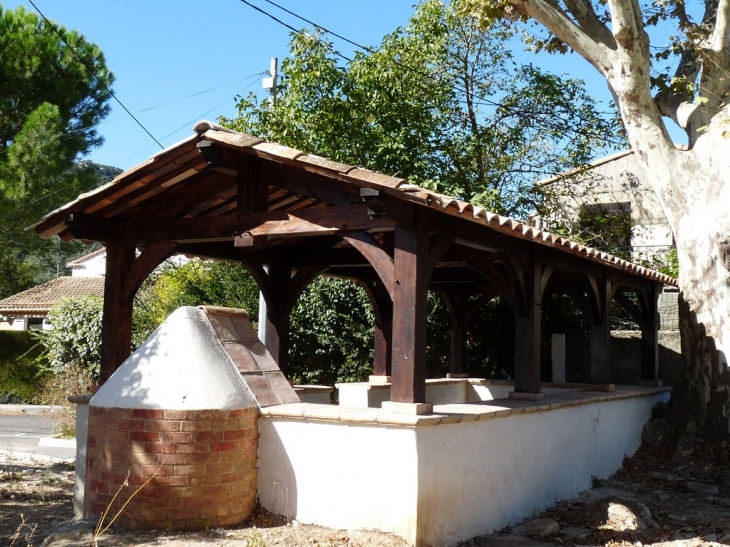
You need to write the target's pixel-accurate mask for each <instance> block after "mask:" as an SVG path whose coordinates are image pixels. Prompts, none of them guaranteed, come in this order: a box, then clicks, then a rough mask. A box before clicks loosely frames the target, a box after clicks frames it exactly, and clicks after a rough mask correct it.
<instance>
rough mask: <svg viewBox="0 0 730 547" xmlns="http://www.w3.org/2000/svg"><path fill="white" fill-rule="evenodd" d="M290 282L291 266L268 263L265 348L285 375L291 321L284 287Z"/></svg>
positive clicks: (287, 366) (286, 374)
mask: <svg viewBox="0 0 730 547" xmlns="http://www.w3.org/2000/svg"><path fill="white" fill-rule="evenodd" d="M290 282H291V268H288V267H283V266H279V265H270V266H269V274H268V283H267V286H268V294H269V298H268V299H267V310H266V349H267V350H268V351H269V353H270V354H271V357H272V358H273V359H274V361H276V364H278V365H279V368H280V369H281V371H282V372H283V373H284V375H285V376H288V375H289V330H290V326H291V321H290V317H289V313H288V310H287V309H286V307H287V306H286V298H285V294H286V289H287V286H288V284H289V283H290Z"/></svg>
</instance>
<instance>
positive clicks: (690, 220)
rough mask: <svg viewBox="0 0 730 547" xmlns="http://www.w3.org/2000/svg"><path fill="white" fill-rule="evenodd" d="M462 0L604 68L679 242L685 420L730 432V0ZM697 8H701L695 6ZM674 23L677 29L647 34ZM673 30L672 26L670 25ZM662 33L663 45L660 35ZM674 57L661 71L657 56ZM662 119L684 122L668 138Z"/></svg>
mask: <svg viewBox="0 0 730 547" xmlns="http://www.w3.org/2000/svg"><path fill="white" fill-rule="evenodd" d="M461 4H462V6H461V8H462V10H466V11H469V12H471V13H474V14H476V15H477V16H479V17H481V18H482V19H483V20H484V21H487V23H486V24H487V25H490V24H492V23H491V21H493V20H494V19H495V18H499V17H507V18H509V19H511V20H512V21H518V20H519V21H527V20H530V21H533V22H536V23H538V25H539V27H540V28H542V29H543V30H545V31H547V32H546V33H545V34H541V35H539V36H538V37H537V38H536V39H534V40H533V45H535V46H536V47H537V48H547V49H548V50H552V51H566V50H568V49H572V50H573V51H575V52H577V53H578V54H579V55H581V56H582V57H584V58H585V59H586V60H587V61H588V62H589V63H591V65H593V67H594V68H595V69H596V70H597V71H598V72H599V73H600V74H601V75H602V76H603V77H604V78H605V80H606V82H607V83H608V86H609V88H610V90H611V93H612V94H613V97H614V100H615V103H616V105H617V106H618V109H619V111H620V114H621V120H622V122H623V126H624V128H625V130H626V133H627V135H628V139H629V141H630V143H631V147H632V148H633V150H634V151H635V153H636V154H637V156H638V158H640V160H641V162H642V164H643V167H644V169H645V170H646V175H647V177H648V180H649V181H650V183H651V185H652V187H653V189H654V191H655V192H656V194H657V196H658V198H659V200H660V202H661V204H662V208H663V210H664V213H665V214H666V216H667V219H668V220H669V223H670V225H671V227H672V230H673V233H674V237H675V240H676V243H677V256H678V263H679V278H678V281H679V286H680V290H681V297H682V300H683V303H682V305H681V306H680V329H681V334H682V354H683V361H684V380H683V384H682V386H681V388H680V389H678V390H675V397H677V398H678V399H679V404H677V405H676V407H677V408H680V407H681V414H682V417H683V418H684V419H685V420H686V423H684V424H683V425H684V431H685V432H692V431H697V432H701V433H703V434H704V435H707V436H710V437H714V438H715V439H728V437H730V422H729V421H728V420H729V417H728V415H729V413H728V411H727V410H728V408H730V369H728V357H727V356H728V353H729V352H730V215H728V214H727V207H728V204H729V203H730V154H728V150H729V148H730V105H729V104H728V97H729V96H730V47H729V40H730V1H728V0H707V1H706V2H705V5H704V12H702V10H701V9H700V7H699V6H696V5H692V4H685V3H684V2H679V1H677V2H657V3H652V4H648V3H643V4H642V3H640V2H639V1H638V0H608V2H591V1H590V0H562V1H555V2H552V1H546V0H463V1H461ZM697 13H699V17H696V14H697ZM665 21H667V22H669V23H672V25H674V27H673V26H671V25H665V28H675V27H676V28H678V29H679V31H680V32H679V33H678V34H677V35H676V36H666V35H662V36H658V37H656V38H655V39H654V40H653V42H654V43H655V44H656V43H658V44H661V46H660V47H658V48H656V47H655V46H654V45H652V39H651V35H652V34H657V35H659V34H661V32H662V30H663V28H662V25H660V24H659V23H662V22H665ZM672 32H673V33H674V30H673V31H672ZM667 43H668V44H669V46H665V45H664V44H667ZM668 61H675V62H676V68H675V69H674V70H673V72H672V71H670V69H669V68H664V67H663V65H664V64H665V63H667V62H668ZM667 118H669V119H671V120H672V121H674V122H676V123H677V124H678V125H679V126H680V127H681V128H683V129H684V131H685V132H686V135H687V139H688V145H687V147H686V148H678V147H676V146H675V145H674V143H673V142H672V140H671V138H670V137H669V133H668V130H667V125H666V123H667V122H666V119H667Z"/></svg>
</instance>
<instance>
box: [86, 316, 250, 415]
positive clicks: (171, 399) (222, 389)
mask: <svg viewBox="0 0 730 547" xmlns="http://www.w3.org/2000/svg"><path fill="white" fill-rule="evenodd" d="M90 404H91V405H92V406H99V407H107V408H157V409H165V410H206V409H233V408H248V407H252V406H257V404H256V400H255V399H254V396H253V395H252V393H251V391H250V390H249V388H248V387H247V386H246V384H245V382H244V381H243V380H242V378H241V375H240V373H239V371H238V369H237V368H236V367H235V365H234V364H233V362H232V361H231V358H230V357H229V355H228V353H227V352H226V351H225V349H224V348H223V345H222V343H221V341H220V339H219V337H218V336H217V335H216V333H215V331H214V330H213V327H212V326H211V324H210V322H209V320H208V318H207V317H206V315H205V312H204V311H203V310H201V309H200V308H195V307H183V308H178V309H177V310H175V311H174V312H173V313H172V314H171V315H170V316H169V317H168V318H167V319H166V320H165V322H164V323H162V325H160V327H159V328H158V329H157V330H156V331H155V332H154V333H152V335H151V336H150V337H149V338H148V339H147V340H146V341H145V342H144V344H142V345H141V346H140V347H139V348H138V349H137V351H135V352H134V353H133V354H132V355H130V356H129V358H128V359H127V360H126V361H124V363H122V365H121V367H119V369H117V371H116V372H115V373H114V374H112V376H111V377H110V378H109V380H107V382H106V383H105V384H104V385H103V386H102V387H101V389H99V391H98V392H97V393H96V395H94V397H92V399H91V402H90Z"/></svg>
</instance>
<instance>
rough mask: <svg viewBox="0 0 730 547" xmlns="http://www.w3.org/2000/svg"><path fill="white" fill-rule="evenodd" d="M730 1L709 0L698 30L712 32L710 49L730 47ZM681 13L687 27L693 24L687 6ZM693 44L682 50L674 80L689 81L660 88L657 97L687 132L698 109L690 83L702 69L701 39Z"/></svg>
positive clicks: (662, 108) (725, 49)
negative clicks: (682, 84) (729, 13)
mask: <svg viewBox="0 0 730 547" xmlns="http://www.w3.org/2000/svg"><path fill="white" fill-rule="evenodd" d="M720 1H722V3H723V4H724V7H720V5H719V3H720ZM728 5H729V3H728V2H727V0H706V1H705V13H704V15H703V16H702V22H701V23H700V25H699V26H697V27H696V30H695V31H696V32H698V33H701V32H702V29H705V31H706V32H709V33H711V35H710V38H709V39H708V40H706V43H707V45H708V46H709V48H708V49H710V50H714V51H717V52H718V53H719V52H721V51H723V48H724V51H727V48H728V41H727V40H728V19H729V17H728ZM679 13H680V15H683V16H684V17H680V20H681V22H682V25H683V26H684V27H689V26H690V25H692V23H691V21H689V19H688V18H687V17H686V14H684V10H681V11H680V12H679ZM723 13H724V15H723ZM720 27H722V28H720ZM723 28H724V30H723ZM710 44H714V45H715V46H714V47H713V46H711V45H710ZM694 46H695V47H688V48H687V49H686V50H685V51H684V52H683V53H682V57H681V59H680V61H679V65H678V66H677V70H676V71H675V73H674V78H675V80H679V81H684V82H687V84H688V85H686V86H682V87H681V88H678V87H675V88H673V89H671V88H670V89H667V90H664V91H661V92H659V93H658V94H657V96H656V97H655V100H656V103H657V106H658V107H659V110H660V112H661V113H662V115H664V116H667V117H669V118H671V119H672V120H674V122H675V123H677V124H678V125H679V126H680V127H682V128H684V129H687V130H688V133H691V127H690V126H691V122H690V119H691V118H694V116H693V115H692V114H694V111H695V110H696V106H695V105H691V104H690V103H692V100H693V99H694V91H693V90H692V87H691V85H689V84H694V83H696V82H697V78H698V76H699V74H700V70H702V62H701V60H700V47H701V46H700V40H699V39H696V40H694ZM715 47H719V49H715ZM685 103H686V104H685ZM683 104H684V111H683V112H682V113H681V115H680V106H682V105H683ZM687 112H690V114H687Z"/></svg>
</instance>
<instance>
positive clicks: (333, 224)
mask: <svg viewBox="0 0 730 547" xmlns="http://www.w3.org/2000/svg"><path fill="white" fill-rule="evenodd" d="M253 219H257V220H260V223H259V224H258V225H256V226H255V227H252V228H249V229H247V230H246V231H245V232H244V235H245V236H246V237H242V236H237V237H236V240H235V244H236V246H237V247H246V246H249V245H248V243H249V242H250V241H252V240H253V238H256V237H258V236H266V237H268V238H276V237H291V236H297V237H304V236H323V235H332V234H336V233H338V232H342V231H359V230H363V231H369V230H387V229H392V228H393V226H394V224H395V223H394V222H393V221H392V220H389V219H379V218H378V219H373V218H370V215H369V214H368V210H367V207H366V206H365V205H348V206H344V207H324V208H316V209H299V210H296V211H282V212H278V211H274V212H270V213H266V217H263V218H262V217H261V215H260V214H255V215H248V216H246V217H242V218H241V224H242V225H245V224H251V222H252V221H253Z"/></svg>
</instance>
